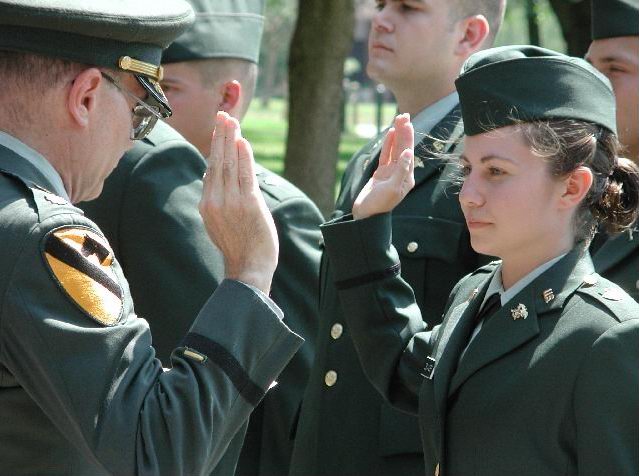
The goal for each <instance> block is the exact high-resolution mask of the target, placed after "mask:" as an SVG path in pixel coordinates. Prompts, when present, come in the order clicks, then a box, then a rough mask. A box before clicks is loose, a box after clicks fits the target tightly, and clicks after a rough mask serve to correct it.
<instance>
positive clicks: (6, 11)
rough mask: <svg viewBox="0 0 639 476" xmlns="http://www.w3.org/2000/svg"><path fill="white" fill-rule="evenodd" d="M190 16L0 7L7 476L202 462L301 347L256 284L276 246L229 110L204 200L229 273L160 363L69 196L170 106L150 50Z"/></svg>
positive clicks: (267, 274)
mask: <svg viewBox="0 0 639 476" xmlns="http://www.w3.org/2000/svg"><path fill="white" fill-rule="evenodd" d="M192 17H193V13H192V10H191V8H190V7H189V6H188V4H186V3H184V2H181V1H178V0H175V1H167V2H160V3H158V2H155V1H151V0H139V1H137V2H134V3H130V2H113V1H95V2H91V3H90V4H89V3H87V2H82V1H69V0H64V1H62V0H47V1H44V2H37V5H35V4H34V2H32V1H26V0H24V1H21V0H11V1H4V0H3V1H0V25H1V27H0V81H1V82H2V88H1V89H0V101H1V102H2V109H1V110H0V130H1V131H2V132H1V133H0V181H1V182H2V183H1V185H0V203H2V207H1V208H0V237H1V240H2V250H1V251H0V264H1V266H2V270H3V272H2V275H1V276H0V289H1V290H2V298H1V310H0V387H1V389H0V441H2V444H0V461H1V468H2V469H1V472H2V473H3V474H65V475H87V476H89V475H90V476H95V475H102V474H117V475H133V474H167V475H180V474H188V475H199V474H206V473H207V472H209V471H210V469H211V468H212V467H213V465H214V464H215V462H216V461H217V460H218V459H219V458H220V457H221V455H222V453H223V452H224V450H225V448H226V446H227V445H228V442H229V440H230V439H231V437H232V435H233V434H235V433H236V431H237V429H238V428H239V427H240V426H241V425H242V424H243V423H244V422H245V421H246V419H247V418H248V415H249V413H250V412H251V410H252V409H253V408H254V407H255V405H257V403H258V402H259V401H260V399H261V398H262V396H263V395H264V392H265V391H266V389H267V388H268V387H269V385H270V384H271V382H272V381H273V380H274V379H275V378H276V377H277V375H278V373H279V372H280V370H281V369H282V368H283V367H284V366H285V365H286V363H287V362H288V360H289V359H290V358H291V356H292V354H293V353H294V352H295V350H296V348H297V347H298V346H299V345H300V339H299V337H297V336H296V335H295V334H293V333H292V332H291V331H290V330H289V329H288V328H287V327H286V325H285V324H284V323H283V322H282V321H281V319H280V318H281V311H279V309H278V308H277V307H276V306H275V305H274V304H273V303H272V301H271V300H270V299H269V298H268V297H267V296H266V293H268V292H269V288H270V281H271V278H272V272H273V270H274V269H275V266H276V262H277V240H276V238H275V230H274V226H273V223H272V221H269V214H268V211H267V210H266V207H265V204H264V202H263V200H262V198H261V195H260V194H259V193H258V192H257V185H256V182H255V180H253V178H252V177H253V170H252V162H251V161H252V158H251V154H250V151H249V150H248V149H247V147H246V143H245V142H243V141H239V140H237V139H236V137H237V124H236V122H234V121H233V120H227V119H226V118H223V117H221V118H220V120H219V121H218V129H217V130H216V137H215V141H216V144H218V145H217V146H216V148H215V152H214V154H212V157H211V163H210V166H209V167H210V169H209V173H208V174H207V178H206V181H205V183H206V185H205V188H204V192H203V198H202V202H201V205H200V208H201V210H202V216H203V218H204V221H205V223H206V231H207V232H208V233H210V234H211V235H212V236H214V239H215V241H216V243H217V244H218V246H219V248H220V249H221V250H222V252H223V253H224V255H225V259H226V264H227V267H226V276H227V278H230V279H227V280H225V281H224V282H223V283H222V284H221V285H220V286H219V287H218V289H217V290H216V292H215V294H214V295H213V296H212V297H211V299H210V300H209V301H208V302H207V303H206V304H205V305H204V306H203V308H202V310H201V311H200V314H199V315H198V317H197V319H196V320H195V322H194V323H193V325H192V326H191V328H190V329H189V330H188V333H185V334H186V335H185V337H184V340H183V341H182V343H181V344H179V345H176V347H175V350H174V352H173V355H172V367H173V368H172V369H171V370H167V371H164V370H163V369H162V366H161V364H160V362H159V361H158V360H156V359H154V351H153V349H152V348H151V334H150V332H149V328H148V325H147V323H146V321H144V320H142V319H139V318H137V317H136V315H135V313H134V308H133V302H132V300H131V295H130V293H129V287H128V284H127V281H126V279H125V278H124V275H123V273H122V270H121V268H120V266H119V264H118V262H117V261H116V260H115V258H114V255H113V251H112V250H111V248H110V246H109V243H108V241H107V240H106V239H105V238H104V236H103V235H102V233H101V231H100V230H99V228H98V227H97V226H96V225H95V224H94V223H93V222H91V221H90V220H88V219H87V218H85V217H84V216H83V215H82V212H81V211H80V210H78V209H77V208H75V207H74V206H73V205H71V204H70V203H69V202H72V203H73V202H77V201H80V200H85V199H90V198H93V197H95V196H96V195H97V194H98V193H99V192H100V189H101V188H102V182H103V180H104V179H105V177H106V175H107V174H108V173H109V172H110V171H111V170H112V169H113V167H115V165H116V163H117V161H118V159H119V158H120V157H121V156H122V154H123V153H124V152H125V151H126V149H128V148H129V147H130V146H131V145H132V143H131V139H139V138H142V137H144V136H145V135H146V134H147V133H148V132H149V131H150V130H151V129H152V128H153V126H154V124H155V122H156V121H157V119H158V118H159V117H160V116H163V117H166V116H167V115H169V114H170V109H169V106H168V103H167V101H166V98H165V97H164V95H163V92H162V90H161V88H160V87H159V85H158V82H157V81H158V79H159V78H160V77H161V73H162V70H161V68H160V67H159V62H160V57H161V52H162V48H163V47H165V46H166V45H167V44H168V43H170V42H171V40H172V39H173V38H175V37H176V36H177V35H178V34H179V33H180V32H181V31H183V29H184V28H185V27H186V26H187V25H188V24H189V22H190V21H191V19H192ZM225 143H226V145H227V149H226V151H225V150H224V144H225ZM220 151H223V152H224V153H221V152H220ZM221 191H223V192H224V193H226V196H222V194H221V193H220V192H221ZM248 205H253V207H248ZM249 228H250V229H252V230H256V231H257V232H258V233H257V234H261V236H260V239H259V240H256V239H252V236H254V235H252V234H249V233H247V232H246V230H247V229H249Z"/></svg>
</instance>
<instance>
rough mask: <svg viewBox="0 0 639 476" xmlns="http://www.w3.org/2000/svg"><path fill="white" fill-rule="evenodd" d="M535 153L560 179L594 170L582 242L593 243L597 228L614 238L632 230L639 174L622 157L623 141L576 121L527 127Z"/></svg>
mask: <svg viewBox="0 0 639 476" xmlns="http://www.w3.org/2000/svg"><path fill="white" fill-rule="evenodd" d="M521 130H522V132H523V135H524V137H525V139H526V140H527V141H528V143H529V145H530V147H531V149H532V151H533V152H534V153H535V154H537V155H539V156H540V157H542V158H544V159H545V160H547V161H548V163H549V164H550V171H551V173H552V175H553V176H555V177H563V176H565V175H567V174H569V173H570V172H572V171H573V170H575V169H576V168H577V167H580V166H584V167H588V168H589V169H590V170H591V171H592V173H593V178H594V180H593V183H592V186H591V187H590V190H589V191H588V194H587V195H586V197H585V198H584V200H583V202H582V203H581V206H580V208H579V210H578V211H577V215H576V221H575V227H576V239H577V241H586V242H588V241H589V240H590V239H591V238H592V236H593V233H594V231H595V230H596V227H597V225H600V226H602V227H603V228H604V229H605V231H607V232H608V233H619V232H621V231H624V230H626V229H628V228H630V227H631V226H633V225H634V223H635V222H636V220H637V215H638V214H639V168H638V167H637V165H636V164H634V163H633V162H632V161H630V160H628V159H624V158H619V157H618V156H617V154H618V151H619V150H620V144H619V141H618V139H617V136H616V135H615V134H614V133H612V132H610V131H609V130H607V129H604V128H602V127H600V126H598V125H596V124H591V123H587V122H583V121H577V120H572V119H564V120H548V121H534V122H524V123H521Z"/></svg>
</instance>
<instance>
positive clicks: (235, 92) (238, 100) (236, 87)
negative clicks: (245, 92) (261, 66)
mask: <svg viewBox="0 0 639 476" xmlns="http://www.w3.org/2000/svg"><path fill="white" fill-rule="evenodd" d="M220 96H221V98H222V99H221V101H222V102H220V104H219V105H218V110H220V111H224V112H227V113H229V114H230V115H231V116H233V117H237V111H238V110H239V107H240V105H241V104H242V85H241V84H240V82H239V81H236V80H233V81H227V82H226V83H224V84H222V86H221V95H220Z"/></svg>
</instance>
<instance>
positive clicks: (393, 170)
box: [353, 114, 415, 220]
mask: <svg viewBox="0 0 639 476" xmlns="http://www.w3.org/2000/svg"><path fill="white" fill-rule="evenodd" d="M413 143H414V136H413V125H412V124H411V122H410V116H409V115H408V114H401V115H399V116H397V117H396V118H395V122H394V124H393V127H392V128H390V129H389V131H388V133H387V135H386V138H385V139H384V145H383V146H382V151H381V154H380V156H379V165H378V166H377V170H375V173H374V174H373V176H372V177H371V178H370V180H369V181H368V182H367V183H366V185H365V186H364V188H363V189H362V191H361V192H360V193H359V195H358V196H357V198H356V199H355V203H354V204H353V217H354V218H355V219H356V220H358V219H362V218H366V217H369V216H371V215H377V214H380V213H386V212H389V211H391V210H392V209H393V208H395V207H396V206H397V204H398V203H399V202H401V201H402V199H403V198H404V197H405V196H406V194H407V193H408V192H409V191H410V190H411V189H412V188H413V187H414V186H415V178H414V176H413V169H414V166H415V160H414V154H413V147H414V144H413Z"/></svg>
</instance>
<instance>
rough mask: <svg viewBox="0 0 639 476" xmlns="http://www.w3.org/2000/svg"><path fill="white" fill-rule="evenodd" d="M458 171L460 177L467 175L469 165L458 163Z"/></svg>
mask: <svg viewBox="0 0 639 476" xmlns="http://www.w3.org/2000/svg"><path fill="white" fill-rule="evenodd" d="M459 172H460V174H461V176H462V177H468V176H469V175H470V165H460V166H459Z"/></svg>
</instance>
